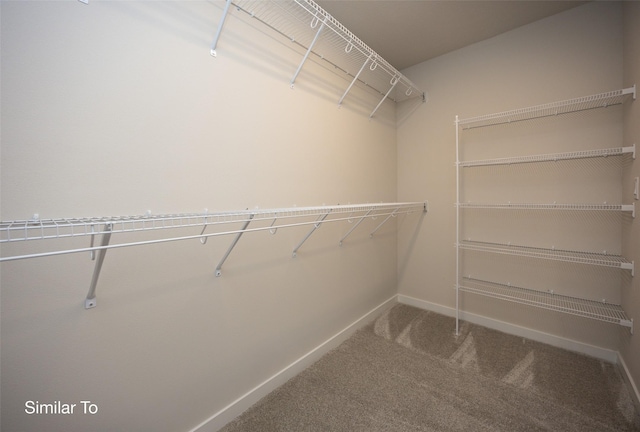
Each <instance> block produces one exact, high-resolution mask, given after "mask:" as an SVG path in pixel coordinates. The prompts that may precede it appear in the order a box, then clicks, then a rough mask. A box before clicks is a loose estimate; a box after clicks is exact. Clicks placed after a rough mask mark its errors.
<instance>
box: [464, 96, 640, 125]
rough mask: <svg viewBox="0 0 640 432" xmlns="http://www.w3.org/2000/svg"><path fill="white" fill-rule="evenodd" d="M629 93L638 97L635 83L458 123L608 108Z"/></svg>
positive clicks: (495, 121) (485, 122)
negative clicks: (612, 89) (631, 85)
mask: <svg viewBox="0 0 640 432" xmlns="http://www.w3.org/2000/svg"><path fill="white" fill-rule="evenodd" d="M627 95H632V97H633V99H635V98H636V86H635V85H634V86H633V87H629V88H626V89H621V90H614V91H610V92H606V93H599V94H595V95H591V96H584V97H579V98H575V99H568V100H564V101H559V102H552V103H548V104H544V105H537V106H533V107H528V108H520V109H515V110H511V111H504V112H500V113H495V114H487V115H482V116H478V117H470V118H466V119H460V120H457V125H459V126H462V129H472V128H477V127H483V126H494V125H499V124H504V123H514V122H519V121H524V120H532V119H536V118H541V117H550V116H556V115H561V114H568V113H572V112H578V111H585V110H590V109H595V108H606V107H608V106H611V105H619V104H621V103H623V101H624V99H625V96H627Z"/></svg>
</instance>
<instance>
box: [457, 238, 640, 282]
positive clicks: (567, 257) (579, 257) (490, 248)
mask: <svg viewBox="0 0 640 432" xmlns="http://www.w3.org/2000/svg"><path fill="white" fill-rule="evenodd" d="M459 247H460V249H464V250H469V251H476V252H488V253H494V254H502V255H512V256H520V257H527V258H538V259H546V260H553V261H563V262H570V263H577V264H587V265H594V266H601V267H613V268H619V269H623V270H630V271H631V275H632V276H633V275H634V262H633V261H628V260H627V259H626V258H624V257H622V256H620V255H611V254H605V253H594V252H584V251H569V250H559V249H554V248H552V249H547V248H539V247H531V246H521V245H512V244H504V243H489V242H479V241H471V240H467V241H462V242H460V243H459Z"/></svg>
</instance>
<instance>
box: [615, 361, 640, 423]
mask: <svg viewBox="0 0 640 432" xmlns="http://www.w3.org/2000/svg"><path fill="white" fill-rule="evenodd" d="M618 364H619V365H620V369H622V376H623V377H624V379H625V381H626V382H627V385H628V386H629V388H630V389H631V390H632V391H631V394H632V396H633V403H634V404H635V406H636V409H638V410H639V411H640V392H639V391H638V386H636V383H635V382H634V381H633V378H632V377H631V373H630V372H629V368H627V363H625V361H624V359H623V358H622V356H621V355H620V353H618Z"/></svg>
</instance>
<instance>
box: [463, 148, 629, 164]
mask: <svg viewBox="0 0 640 432" xmlns="http://www.w3.org/2000/svg"><path fill="white" fill-rule="evenodd" d="M626 154H629V155H631V156H632V158H633V159H635V158H636V145H635V144H633V145H632V146H629V147H616V148H605V149H597V150H580V151H574V152H565V153H548V154H540V155H530V156H518V157H507V158H497V159H485V160H474V161H464V162H460V166H461V167H463V168H471V167H481V166H494V165H515V164H523V163H538V162H557V161H562V160H573V159H589V158H598V157H609V156H623V155H626Z"/></svg>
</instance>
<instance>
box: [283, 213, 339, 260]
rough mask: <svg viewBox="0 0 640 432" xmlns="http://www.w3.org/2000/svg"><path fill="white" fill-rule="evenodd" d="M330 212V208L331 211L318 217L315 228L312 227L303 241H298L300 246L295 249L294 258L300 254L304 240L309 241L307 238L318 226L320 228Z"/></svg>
mask: <svg viewBox="0 0 640 432" xmlns="http://www.w3.org/2000/svg"><path fill="white" fill-rule="evenodd" d="M329 213H331V210H329V211H328V212H326V213H325V214H323V215H321V216H320V217H319V218H318V219H316V223H314V224H313V228H311V231H309V232H308V233H307V235H306V236H304V238H303V239H302V241H301V242H300V243H298V246H296V247H295V248H294V249H293V253H292V256H293V257H294V258H295V257H296V256H298V249H300V247H301V246H302V245H303V244H304V242H306V241H307V239H308V238H309V237H311V234H313V232H314V231H315V230H317V229H318V228H320V225H321V224H322V221H324V220H325V219H326V218H327V216H329Z"/></svg>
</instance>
